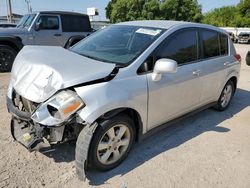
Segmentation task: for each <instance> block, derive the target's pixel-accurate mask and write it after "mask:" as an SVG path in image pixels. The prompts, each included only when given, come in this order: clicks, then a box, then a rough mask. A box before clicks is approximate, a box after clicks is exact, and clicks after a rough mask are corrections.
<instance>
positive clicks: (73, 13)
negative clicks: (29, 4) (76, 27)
mask: <svg viewBox="0 0 250 188" xmlns="http://www.w3.org/2000/svg"><path fill="white" fill-rule="evenodd" d="M33 13H35V14H37V13H41V14H60V15H62V14H63V15H75V16H88V15H87V14H82V13H79V12H69V11H37V12H33Z"/></svg>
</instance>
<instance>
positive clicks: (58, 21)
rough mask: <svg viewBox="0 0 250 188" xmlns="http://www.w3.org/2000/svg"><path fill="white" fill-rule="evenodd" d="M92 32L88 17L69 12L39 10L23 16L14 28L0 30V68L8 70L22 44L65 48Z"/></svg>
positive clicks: (0, 69)
mask: <svg viewBox="0 0 250 188" xmlns="http://www.w3.org/2000/svg"><path fill="white" fill-rule="evenodd" d="M91 32H92V29H91V26H90V21H89V17H88V16H87V15H84V14H79V13H72V12H52V11H43V12H37V13H32V14H27V15H24V16H23V18H22V19H21V20H20V22H19V24H18V25H17V27H16V28H12V29H10V28H8V29H0V71H1V72H2V71H10V70H11V67H12V63H13V61H14V59H15V57H16V55H17V53H18V52H19V51H20V50H21V49H22V47H23V46H25V45H48V46H62V47H65V48H69V47H70V46H72V45H74V44H76V43H77V42H79V41H80V40H81V39H83V38H84V37H86V36H88V35H89V34H90V33H91Z"/></svg>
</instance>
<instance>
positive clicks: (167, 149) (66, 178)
mask: <svg viewBox="0 0 250 188" xmlns="http://www.w3.org/2000/svg"><path fill="white" fill-rule="evenodd" d="M236 48H237V51H238V53H240V54H241V56H242V58H243V59H245V55H246V52H247V50H250V45H236ZM242 64H243V65H242V68H241V78H240V81H239V85H238V86H239V88H238V91H237V93H236V95H235V97H234V99H233V101H232V104H231V106H230V108H229V109H228V110H227V111H225V112H217V111H215V110H213V109H208V110H205V111H203V112H200V113H198V114H196V115H194V116H192V117H189V118H187V119H185V120H182V121H181V122H179V123H177V124H175V125H173V126H171V127H168V128H166V129H165V130H163V131H161V132H160V133H157V134H155V135H152V136H151V137H149V138H148V139H146V140H145V141H143V142H142V143H140V144H137V145H136V146H135V147H134V148H133V150H132V152H131V153H130V155H129V157H128V159H127V160H126V161H125V162H123V163H122V164H121V165H120V166H119V167H117V168H116V169H114V170H112V171H109V172H106V173H98V172H90V173H88V181H87V182H80V181H78V180H77V177H76V175H75V166H74V147H75V146H74V144H63V145H60V146H59V147H56V148H54V149H51V150H50V151H47V152H46V153H39V152H32V153H30V152H28V151H27V150H26V149H25V148H23V147H22V146H21V145H20V144H18V143H16V142H14V141H13V139H12V137H11V135H10V128H9V124H10V115H9V114H8V113H7V110H6V106H5V94H6V90H7V85H8V81H9V78H10V75H9V74H8V73H6V74H5V73H1V74H0V114H1V118H0V188H2V187H91V186H100V187H116V188H117V187H128V188H130V187H131V188H132V187H144V188H147V187H232V188H235V187H240V188H241V187H246V188H249V187H250V116H249V114H250V107H249V106H250V67H248V66H246V65H245V61H244V60H243V62H242Z"/></svg>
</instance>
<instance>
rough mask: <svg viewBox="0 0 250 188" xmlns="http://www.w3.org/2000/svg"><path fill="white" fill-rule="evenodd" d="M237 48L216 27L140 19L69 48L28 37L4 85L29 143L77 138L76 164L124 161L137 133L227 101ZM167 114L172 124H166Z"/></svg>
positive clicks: (16, 124)
mask: <svg viewBox="0 0 250 188" xmlns="http://www.w3.org/2000/svg"><path fill="white" fill-rule="evenodd" d="M239 73H240V56H239V55H238V54H236V51H235V48H234V46H233V43H232V41H231V40H230V39H229V35H228V34H227V33H226V32H225V31H224V30H221V29H219V28H216V27H213V26H209V25H203V24H196V23H187V22H176V21H134V22H125V23H119V24H115V25H112V26H109V27H107V28H104V29H102V30H100V31H98V32H96V33H94V34H92V35H91V36H89V37H88V38H86V39H84V40H82V41H81V42H79V43H78V44H76V45H75V46H74V47H72V48H71V49H70V50H65V49H63V48H61V47H44V46H40V47H39V46H26V47H24V49H23V50H22V51H21V52H20V53H19V55H18V56H17V58H16V60H15V63H14V66H13V69H12V77H11V82H10V85H9V89H8V97H7V106H8V109H9V112H10V113H11V114H12V115H13V116H12V120H11V130H12V135H13V137H14V138H15V139H16V140H17V141H19V142H20V143H22V144H23V145H24V146H25V147H27V148H28V149H29V150H33V149H34V148H35V147H36V146H37V144H39V143H41V142H42V141H43V139H47V140H48V142H49V143H51V144H57V143H62V142H65V141H68V140H72V139H73V140H74V139H77V143H76V169H77V174H78V175H79V178H80V179H85V172H84V170H85V169H87V168H95V169H97V170H100V171H105V170H110V169H112V168H114V167H116V166H118V165H119V164H120V163H121V162H122V161H123V160H124V159H125V158H126V157H127V155H128V153H129V151H130V149H131V147H132V145H133V144H134V142H135V141H139V140H142V139H143V138H145V137H146V135H148V134H147V133H149V132H151V131H152V130H155V129H158V128H160V127H161V126H160V125H163V124H164V126H166V125H169V123H170V122H171V121H172V120H174V119H176V118H179V117H183V116H185V115H187V114H189V113H191V112H194V111H198V110H201V109H204V108H208V107H211V106H214V107H216V108H217V109H218V110H219V111H223V110H225V109H227V108H228V106H229V104H230V102H231V99H232V97H233V95H234V93H235V91H236V88H237V82H238V78H239ZM166 122H168V124H165V123H166Z"/></svg>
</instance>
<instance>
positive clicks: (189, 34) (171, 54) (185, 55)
mask: <svg viewBox="0 0 250 188" xmlns="http://www.w3.org/2000/svg"><path fill="white" fill-rule="evenodd" d="M197 36H198V34H197V31H196V30H193V29H190V30H182V31H178V32H177V33H175V34H173V35H171V36H170V38H169V39H167V40H166V41H165V42H164V43H162V44H161V45H160V46H159V47H158V49H157V51H156V57H157V59H160V58H169V59H173V60H175V61H176V62H177V63H178V65H181V64H185V63H189V62H192V61H196V60H197V59H198V45H197V43H198V40H197Z"/></svg>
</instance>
